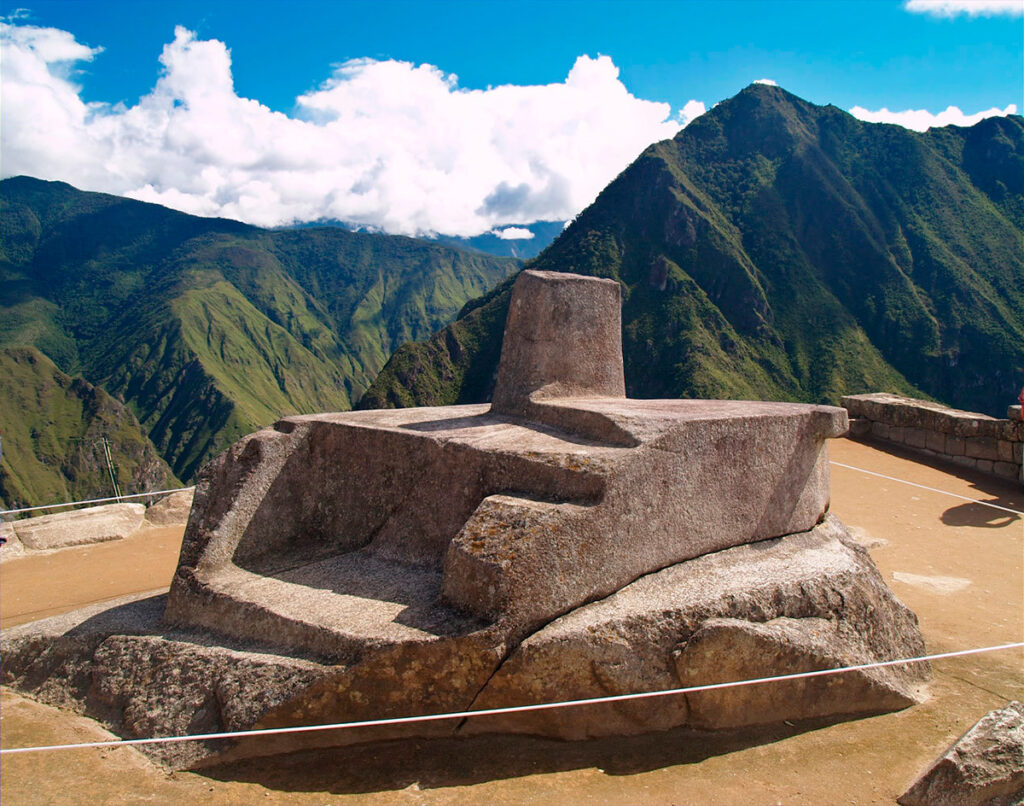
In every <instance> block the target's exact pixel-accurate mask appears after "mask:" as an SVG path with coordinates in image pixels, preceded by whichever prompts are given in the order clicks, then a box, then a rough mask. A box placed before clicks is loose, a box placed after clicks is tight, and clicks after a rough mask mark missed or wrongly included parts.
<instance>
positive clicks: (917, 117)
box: [850, 104, 1017, 132]
mask: <svg viewBox="0 0 1024 806" xmlns="http://www.w3.org/2000/svg"><path fill="white" fill-rule="evenodd" d="M850 114H851V115H853V116H854V117H855V118H859V119H860V120H863V121H866V122H868V123H895V124H897V125H899V126H905V127H906V128H908V129H913V130H914V131H916V132H923V131H926V130H927V129H930V128H932V127H933V126H973V125H974V124H975V123H977V122H978V121H979V120H983V119H984V118H991V117H998V116H1000V115H1015V114H1017V105H1016V104H1010V105H1009V106H1007V107H1006V109H999V108H997V107H993V108H992V109H986V110H985V111H983V112H975V113H974V114H973V115H968V114H966V113H965V112H962V111H961V110H960V108H959V107H956V106H949V107H946V110H945V111H944V112H939V113H938V114H932V113H931V112H929V111H928V110H927V109H906V110H904V111H903V112H890V111H889V110H888V109H886V108H885V107H882V108H881V109H879V110H877V111H874V112H873V111H872V110H870V109H865V108H864V107H862V106H855V107H853V109H851V110H850Z"/></svg>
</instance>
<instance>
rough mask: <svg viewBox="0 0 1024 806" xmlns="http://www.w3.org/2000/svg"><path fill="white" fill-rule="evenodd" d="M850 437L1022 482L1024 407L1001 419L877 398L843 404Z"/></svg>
mask: <svg viewBox="0 0 1024 806" xmlns="http://www.w3.org/2000/svg"><path fill="white" fill-rule="evenodd" d="M842 405H843V407H844V408H845V409H846V410H847V412H848V413H849V415H850V436H851V437H854V438H872V439H878V440H883V441H886V442H895V443H898V444H900V445H904V446H906V447H908V448H912V449H914V450H917V451H921V452H922V453H926V454H929V455H931V456H940V457H942V458H945V459H949V460H950V461H952V462H955V463H956V464H958V465H963V466H965V467H972V468H975V469H977V470H980V471H982V472H983V473H991V474H993V475H996V476H1000V477H1001V478H1005V479H1018V480H1020V479H1022V478H1024V477H1022V474H1021V451H1022V446H1024V422H1021V408H1020V406H1011V407H1010V408H1009V410H1008V411H1007V414H1008V419H1005V420H999V419H996V418H995V417H988V416H987V415H984V414H978V413H976V412H971V411H960V410H959V409H951V408H949V407H948V406H943V405H942V404H941V403H932V402H930V401H927V400H915V399H914V398H910V397H901V396H899V395H890V394H886V393H876V394H870V395H849V396H847V397H844V398H843V400H842Z"/></svg>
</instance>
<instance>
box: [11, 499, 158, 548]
mask: <svg viewBox="0 0 1024 806" xmlns="http://www.w3.org/2000/svg"><path fill="white" fill-rule="evenodd" d="M145 514H146V508H145V507H144V506H143V505H142V504H106V505H104V506H99V507H89V508H87V509H78V510H75V511H73V512H61V513H58V514H56V515H43V516H41V517H38V518H27V519H25V520H21V521H15V522H14V524H13V526H14V531H15V532H16V533H17V535H18V538H19V539H20V540H21V542H22V543H24V544H25V547H26V548H29V549H59V548H65V547H67V546H78V545H82V544H84V543H101V542H104V541H106V540H120V539H121V538H124V537H128V536H129V535H130V534H132V533H133V532H135V531H136V530H137V529H138V528H139V527H140V526H141V525H142V518H143V516H144V515H145Z"/></svg>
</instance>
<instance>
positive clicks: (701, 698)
mask: <svg viewBox="0 0 1024 806" xmlns="http://www.w3.org/2000/svg"><path fill="white" fill-rule="evenodd" d="M620 321H621V320H620V299H619V286H618V285H617V284H616V283H614V282H612V281H607V280H595V279H593V278H586V277H581V276H577V275H571V274H556V273H542V272H530V271H527V272H523V273H522V275H521V276H520V278H519V279H518V281H517V283H516V286H515V289H514V292H513V298H512V302H511V305H510V311H509V317H508V322H507V325H506V332H505V340H504V343H503V347H502V359H501V365H500V369H499V373H498V379H497V385H496V389H495V393H494V403H493V404H492V405H491V406H486V405H480V406H455V407H445V408H425V409H404V410H395V411H365V412H345V413H336V414H320V415H309V416H298V417H286V418H284V419H282V420H281V421H279V422H278V423H277V424H276V425H275V426H274V427H273V428H270V429H264V430H263V431H260V432H257V433H255V434H252V435H250V436H248V437H246V438H245V439H243V440H241V441H240V442H239V443H237V444H236V445H235V446H233V447H232V448H231V449H230V450H228V451H227V452H226V453H224V454H223V455H221V456H220V457H218V458H217V459H215V460H214V461H213V462H211V463H210V464H209V465H208V466H207V467H206V468H205V469H204V470H203V472H202V473H201V476H200V479H199V482H198V485H197V488H196V493H195V501H194V505H193V508H192V514H191V517H190V520H189V523H188V527H187V529H186V533H185V538H184V542H183V545H182V552H181V557H180V561H179V566H178V569H177V572H176V574H175V577H174V581H173V584H172V586H171V590H170V592H169V594H168V595H167V596H166V597H160V598H159V599H152V598H143V599H140V600H137V601H125V602H123V603H121V604H119V605H117V606H114V607H107V608H105V609H102V608H101V609H94V610H91V611H88V612H81V611H80V612H79V613H77V614H70V615H68V616H64V617H61V618H58V619H51V620H48V621H44V622H37V623H35V624H32V625H24V626H22V627H18V628H15V629H14V630H11V631H9V632H5V634H4V640H3V653H4V660H5V662H4V670H3V674H4V681H5V682H8V683H11V684H13V685H15V686H17V687H18V688H19V689H21V690H23V691H27V692H29V693H32V694H34V695H35V696H37V697H39V698H41V699H45V700H47V701H54V702H59V703H61V704H64V705H70V706H72V707H75V708H78V709H80V710H85V711H87V712H89V713H91V714H94V715H98V716H100V717H101V718H103V719H104V720H105V721H106V722H107V724H109V725H110V726H111V727H112V728H113V729H114V730H116V731H119V732H120V733H121V734H122V735H125V736H151V735H159V734H165V733H167V734H180V733H194V732H197V731H198V730H223V729H227V728H232V729H239V728H249V727H261V728H263V727H278V726H291V725H303V724H316V723H331V722H347V721H358V720H364V719H374V718H386V717H398V716H409V715H414V714H430V713H440V712H450V711H463V710H474V709H484V708H494V707H501V706H506V705H522V704H530V703H538V702H546V701H554V700H566V699H579V698H587V697H597V696H603V695H607V694H625V693H631V692H638V691H654V690H661V689H668V688H675V687H679V686H682V685H690V684H701V683H707V682H721V681H727V680H736V679H744V678H747V677H764V676H770V675H776V674H787V673H791V672H796V671H810V670H816V669H822V668H836V667H839V666H846V665H850V664H860V663H868V662H871V661H875V660H889V659H893V658H898V657H913V656H918V655H921V654H923V653H924V642H923V639H922V637H921V633H920V630H919V629H918V626H917V619H916V617H915V616H914V614H913V613H912V612H910V611H909V610H907V608H905V607H904V606H903V605H902V604H900V603H899V602H898V601H897V600H896V599H895V597H894V596H893V595H892V593H891V592H890V591H889V589H888V588H887V587H886V586H885V584H884V582H883V581H882V579H881V577H880V575H879V573H878V571H877V569H876V568H875V566H874V564H873V563H872V562H871V559H870V557H869V556H868V555H867V553H866V551H864V549H862V548H860V547H859V546H857V544H856V543H855V542H854V541H853V540H852V539H851V538H850V536H849V534H848V533H847V531H846V529H845V528H844V527H843V525H842V524H841V523H840V522H839V521H838V520H837V519H836V518H835V517H833V516H831V515H829V514H828V500H829V481H828V478H829V477H828V456H827V448H826V441H827V440H828V439H829V438H832V437H836V436H840V435H841V434H843V433H844V432H845V431H846V428H847V418H846V413H845V411H844V410H843V409H839V408H833V407H829V406H809V405H800V404H785V403H754V402H736V401H705V400H628V399H626V398H625V396H624V383H623V376H622V351H621V339H620V329H621V324H620ZM929 675H930V670H929V668H928V666H927V664H912V665H908V666H894V667H890V668H886V669H883V670H868V671H862V672H855V673H849V674H843V675H833V676H828V677H823V678H817V679H815V678H812V679H808V680H801V681H789V682H787V683H785V684H778V685H777V686H776V687H772V686H762V687H757V688H756V689H755V688H749V689H747V688H735V689H725V690H719V691H715V692H705V693H703V694H700V695H697V694H694V695H689V696H685V697H671V698H664V699H660V698H659V699H657V700H648V701H638V702H629V703H618V704H615V705H595V706H587V707H583V708H573V709H565V710H558V711H538V712H531V713H525V714H517V715H515V716H511V715H507V716H493V717H482V718H478V719H469V720H464V721H454V720H453V721H443V722H429V723H420V724H411V725H403V726H397V727H384V728H373V729H358V730H347V731H332V732H323V733H313V734H290V735H283V736H278V737H276V738H273V737H271V738H261V739H260V740H258V741H257V740H254V739H250V740H241V741H237V742H235V743H233V744H232V745H230V746H224V745H223V743H222V744H217V745H213V744H202V745H200V744H197V743H182V744H175V745H166V746H161V745H153V746H149V748H150V750H149V751H150V752H152V753H154V754H155V755H157V756H158V757H160V758H162V759H163V760H164V761H166V762H168V763H170V764H173V765H178V766H182V765H189V764H199V763H212V762H216V761H223V760H226V759H230V758H239V757H244V756H247V755H254V754H267V753H275V752H283V751H288V750H293V749H298V748H303V747H311V746H316V745H322V744H350V743H355V742H364V741H373V740H379V739H387V738H392V737H396V736H410V735H416V736H435V735H451V734H452V733H470V732H481V731H508V732H521V733H531V734H537V735H546V736H555V737H560V738H565V739H579V738H586V737H590V736H600V735H617V734H627V733H639V732H644V731H651V730H663V729H667V728H671V727H676V726H682V725H689V726H691V727H694V728H699V729H704V730H716V729H722V728H729V729H733V728H738V727H743V726H748V725H756V724H763V723H771V722H777V721H782V720H797V719H804V718H822V717H830V718H846V717H849V716H853V715H857V714H867V713H875V712H879V711H885V710H892V709H897V708H903V707H906V706H908V705H911V704H913V703H914V702H916V701H917V700H918V698H919V697H920V696H921V695H920V686H921V684H922V683H923V682H925V681H926V680H927V679H928V677H929ZM171 694H173V696H171Z"/></svg>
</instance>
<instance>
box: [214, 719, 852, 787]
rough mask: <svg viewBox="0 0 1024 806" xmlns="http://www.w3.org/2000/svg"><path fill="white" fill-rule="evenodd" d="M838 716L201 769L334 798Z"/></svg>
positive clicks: (670, 749)
mask: <svg viewBox="0 0 1024 806" xmlns="http://www.w3.org/2000/svg"><path fill="white" fill-rule="evenodd" d="M841 721H844V720H842V719H830V720H823V719H817V720H804V721H800V722H797V723H794V724H792V725H790V724H785V723H783V724H779V725H773V726H770V727H764V728H757V729H746V730H743V731H730V732H716V733H714V734H711V733H704V732H700V731H694V730H690V729H684V728H678V729H675V730H671V731H665V732H663V733H653V734H644V735H642V736H616V737H609V738H603V739H591V740H588V741H578V742H564V741H557V740H552V739H541V738H536V737H529V736H512V735H484V736H472V737H464V738H448V739H430V740H426V739H407V740H401V741H390V742H378V743H374V744H364V745H356V746H350V747H337V748H327V749H319V750H305V751H299V752H295V753H290V754H287V755H283V756H275V757H269V758H252V759H246V760H244V761H239V762H234V763H232V764H226V765H223V766H220V767H212V768H207V769H203V770H201V771H199V772H200V774H202V775H205V776H207V777H209V778H213V779H216V780H221V781H244V782H248V783H256V784H260V785H262V786H264V787H266V788H268V789H271V790H277V791H304V792H330V793H332V794H336V795H340V794H364V793H370V792H380V791H386V790H400V789H406V788H408V787H410V786H413V785H416V786H418V787H419V788H420V789H441V788H445V787H457V786H470V785H473V784H480V783H485V782H488V781H495V780H502V779H507V778H520V777H525V776H529V775H545V774H549V773H557V772H567V771H571V770H579V769H594V768H596V769H598V770H600V771H601V772H603V773H605V774H606V775H633V774H637V773H642V772H648V771H651V770H656V769H661V768H664V767H675V766H679V765H684V764H697V763H699V762H701V761H704V760H705V759H707V758H709V757H711V756H719V755H723V754H726V753H732V752H736V751H738V750H744V749H746V748H748V747H753V746H755V745H761V744H771V743H773V742H777V741H780V740H782V739H787V738H790V737H791V736H794V735H795V734H798V733H805V732H807V731H812V730H817V729H819V728H824V727H827V726H829V725H833V724H836V723H837V722H841Z"/></svg>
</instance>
